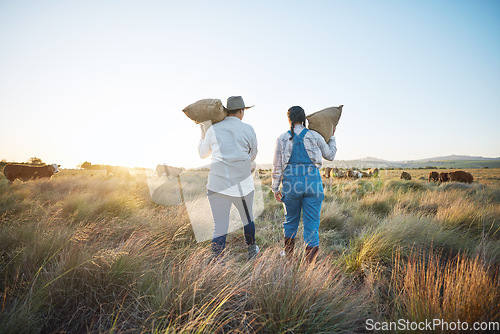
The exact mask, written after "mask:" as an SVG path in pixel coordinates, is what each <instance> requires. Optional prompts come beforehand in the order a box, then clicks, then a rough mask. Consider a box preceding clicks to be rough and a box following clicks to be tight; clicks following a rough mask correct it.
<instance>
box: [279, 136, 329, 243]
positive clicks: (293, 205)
mask: <svg viewBox="0 0 500 334" xmlns="http://www.w3.org/2000/svg"><path fill="white" fill-rule="evenodd" d="M307 131H308V129H303V130H302V132H301V133H300V134H299V135H295V136H294V137H293V148H292V154H291V156H290V160H289V161H288V165H287V167H286V168H285V171H284V172H283V180H282V189H281V193H282V195H283V198H282V200H283V203H284V204H285V217H286V220H285V222H284V224H283V226H284V229H285V238H292V239H293V238H295V236H296V234H297V229H298V227H299V222H300V212H301V210H302V211H303V214H302V220H303V224H304V242H305V243H306V245H307V246H310V247H316V246H318V245H319V235H318V229H319V220H320V211H321V204H322V203H323V199H324V198H325V195H324V193H323V183H322V181H321V175H320V173H319V169H318V168H317V167H316V166H315V165H314V164H313V163H312V161H311V159H310V158H309V156H308V155H307V151H306V149H305V147H304V136H305V134H306V133H307ZM288 133H290V135H291V134H292V133H291V132H290V131H288Z"/></svg>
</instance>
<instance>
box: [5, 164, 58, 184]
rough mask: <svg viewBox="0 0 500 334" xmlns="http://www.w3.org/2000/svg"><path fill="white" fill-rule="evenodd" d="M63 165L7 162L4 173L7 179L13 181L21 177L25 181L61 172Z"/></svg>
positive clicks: (49, 176)
mask: <svg viewBox="0 0 500 334" xmlns="http://www.w3.org/2000/svg"><path fill="white" fill-rule="evenodd" d="M59 167H61V165H58V164H52V165H47V166H29V165H18V164H7V165H5V167H4V169H3V173H4V174H5V177H6V178H7V180H9V181H10V182H11V183H12V182H14V180H16V179H19V180H21V181H23V182H26V181H28V180H32V179H39V178H43V177H47V178H49V179H50V178H51V177H52V175H54V174H55V173H58V172H59Z"/></svg>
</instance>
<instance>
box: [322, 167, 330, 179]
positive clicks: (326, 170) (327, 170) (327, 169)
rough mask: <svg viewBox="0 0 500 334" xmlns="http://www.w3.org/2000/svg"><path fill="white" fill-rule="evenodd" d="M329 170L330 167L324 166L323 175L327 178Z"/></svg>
mask: <svg viewBox="0 0 500 334" xmlns="http://www.w3.org/2000/svg"><path fill="white" fill-rule="evenodd" d="M331 170H332V168H331V167H325V170H324V171H323V176H324V177H326V178H329V177H330V172H331Z"/></svg>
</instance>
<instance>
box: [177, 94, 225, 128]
mask: <svg viewBox="0 0 500 334" xmlns="http://www.w3.org/2000/svg"><path fill="white" fill-rule="evenodd" d="M182 111H183V112H184V113H185V114H186V116H187V117H189V118H191V119H192V120H193V121H195V122H196V123H197V124H199V123H203V122H206V121H211V122H212V124H215V123H217V122H220V121H222V120H223V119H224V118H226V116H227V112H226V110H225V108H224V106H223V105H222V101H221V100H219V99H203V100H199V101H196V102H195V103H192V104H190V105H188V106H187V107H186V108H184V109H182Z"/></svg>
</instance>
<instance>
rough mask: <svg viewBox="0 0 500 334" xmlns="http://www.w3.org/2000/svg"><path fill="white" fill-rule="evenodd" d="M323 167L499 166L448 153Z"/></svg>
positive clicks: (499, 160) (263, 166)
mask: <svg viewBox="0 0 500 334" xmlns="http://www.w3.org/2000/svg"><path fill="white" fill-rule="evenodd" d="M323 166H324V167H341V168H353V167H356V168H358V169H366V168H375V167H377V168H404V169H406V168H407V169H410V168H426V167H427V168H500V157H497V158H486V157H481V156H469V155H455V154H453V155H448V156H442V157H434V158H427V159H419V160H406V161H390V160H384V159H379V158H374V157H366V158H361V159H355V160H334V161H326V160H323ZM258 167H259V168H261V169H269V168H272V167H273V166H272V164H259V165H258Z"/></svg>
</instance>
